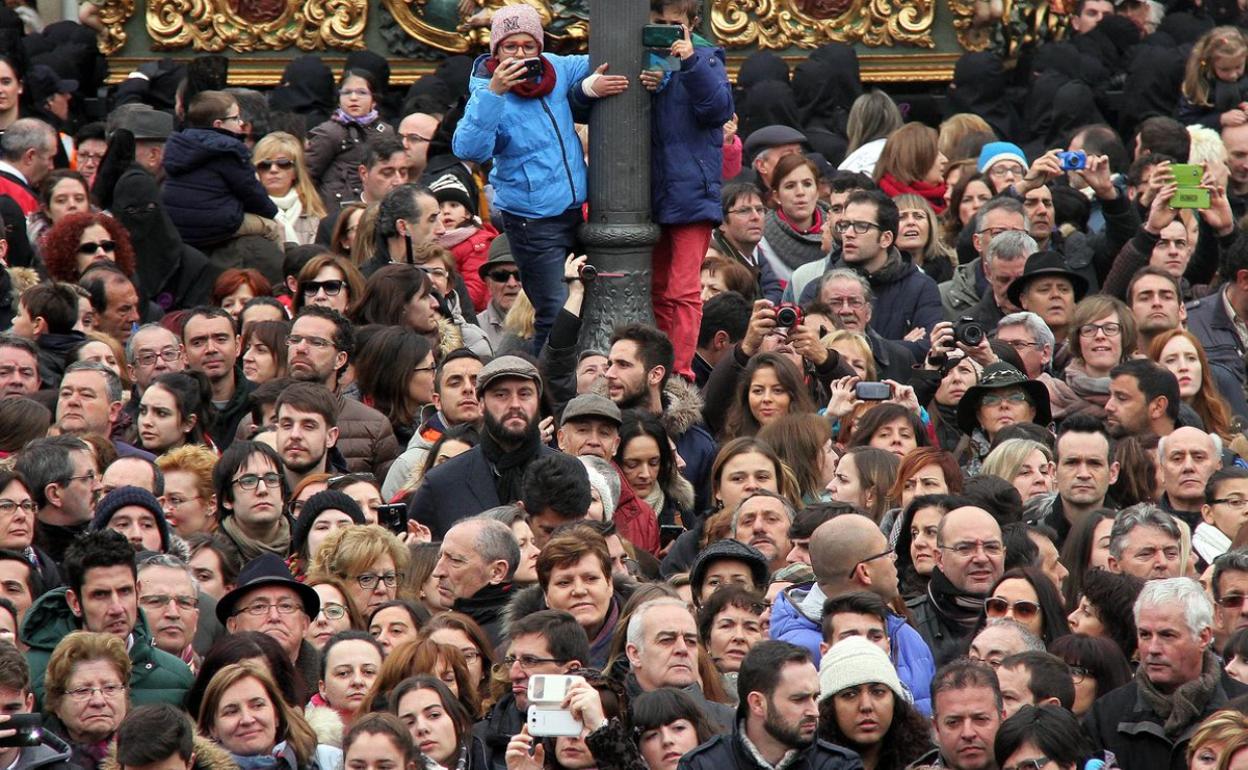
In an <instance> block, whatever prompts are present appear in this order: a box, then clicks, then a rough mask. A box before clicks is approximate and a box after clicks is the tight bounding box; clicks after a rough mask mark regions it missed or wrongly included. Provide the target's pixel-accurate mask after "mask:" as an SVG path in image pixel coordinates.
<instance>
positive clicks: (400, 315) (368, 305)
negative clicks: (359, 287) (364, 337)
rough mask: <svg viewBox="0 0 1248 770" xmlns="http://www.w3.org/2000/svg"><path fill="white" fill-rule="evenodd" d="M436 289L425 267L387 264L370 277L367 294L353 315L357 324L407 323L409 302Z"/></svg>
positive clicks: (401, 324) (358, 303)
mask: <svg viewBox="0 0 1248 770" xmlns="http://www.w3.org/2000/svg"><path fill="white" fill-rule="evenodd" d="M432 291H433V284H431V283H430V282H429V276H428V274H427V273H425V271H424V270H421V269H420V268H419V267H416V266H415V265H403V264H394V265H386V266H385V267H383V268H381V269H380V270H378V271H377V272H375V273H373V274H372V275H370V276H369V277H368V281H367V282H366V283H365V284H364V294H363V296H361V297H360V299H359V301H358V302H356V303H355V307H353V308H352V309H351V316H352V318H353V319H354V320H355V322H356V323H357V324H381V325H382V326H407V321H406V314H407V303H408V302H409V301H410V300H411V299H412V297H415V296H417V295H420V294H429V293H430V292H432Z"/></svg>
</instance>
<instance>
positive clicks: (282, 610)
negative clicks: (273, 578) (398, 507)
mask: <svg viewBox="0 0 1248 770" xmlns="http://www.w3.org/2000/svg"><path fill="white" fill-rule="evenodd" d="M271 609H276V610H277V614H278V615H291V614H294V613H296V612H303V605H302V604H299V603H298V602H292V601H284V602H278V603H277V604H270V603H269V602H256V603H255V604H248V605H247V606H246V607H240V608H239V609H237V610H235V611H234V614H235V615H241V614H243V613H244V612H245V613H247V614H248V615H268V614H269V610H271Z"/></svg>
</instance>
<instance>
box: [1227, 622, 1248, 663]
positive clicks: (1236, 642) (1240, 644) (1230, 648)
mask: <svg viewBox="0 0 1248 770" xmlns="http://www.w3.org/2000/svg"><path fill="white" fill-rule="evenodd" d="M1235 658H1243V659H1245V660H1248V628H1241V629H1239V630H1238V631H1236V632H1235V633H1233V634H1231V638H1230V639H1227V640H1226V645H1225V646H1224V647H1223V648H1222V660H1223V661H1225V662H1226V663H1230V662H1231V661H1232V660H1234V659H1235Z"/></svg>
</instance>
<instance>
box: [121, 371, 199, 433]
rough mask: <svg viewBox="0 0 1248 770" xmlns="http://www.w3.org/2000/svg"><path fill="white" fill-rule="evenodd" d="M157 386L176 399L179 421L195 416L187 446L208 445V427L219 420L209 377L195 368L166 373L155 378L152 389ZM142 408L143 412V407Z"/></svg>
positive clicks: (150, 385)
mask: <svg viewBox="0 0 1248 770" xmlns="http://www.w3.org/2000/svg"><path fill="white" fill-rule="evenodd" d="M157 385H159V386H160V387H162V388H164V389H165V390H166V391H168V392H169V395H171V396H173V401H174V403H175V404H177V407H178V418H179V420H181V421H185V420H187V419H188V418H190V417H192V416H193V417H195V425H194V427H192V428H191V430H190V431H189V432H188V433H187V434H186V443H188V444H204V445H207V444H208V443H209V439H208V426H209V425H212V424H214V423H215V422H216V419H217V409H216V407H214V406H213V405H212V385H211V384H209V382H208V378H207V377H205V376H204V375H203V374H202V373H201V372H199V371H198V370H195V369H187V370H185V371H181V372H165V373H163V374H158V375H156V376H155V377H153V378H152V381H151V383H150V384H149V385H148V390H151V389H152V388H154V387H155V386H157ZM139 408H140V409H142V405H140V406H139Z"/></svg>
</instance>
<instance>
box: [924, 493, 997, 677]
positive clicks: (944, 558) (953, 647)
mask: <svg viewBox="0 0 1248 770" xmlns="http://www.w3.org/2000/svg"><path fill="white" fill-rule="evenodd" d="M1004 569H1005V543H1004V541H1003V540H1002V539H1001V525H1000V524H998V523H997V520H996V519H995V518H993V516H992V514H991V513H989V512H988V511H986V510H984V509H983V508H977V507H975V506H964V507H961V508H954V509H953V510H951V511H949V512H948V513H946V514H945V515H944V516H943V517H941V519H940V524H939V525H938V526H937V528H936V568H935V569H933V570H932V579H931V582H929V583H928V586H927V593H926V594H925V595H923V596H918V597H915V598H914V599H911V600H910V601H908V602H906V606H907V607H909V608H910V616H911V617H912V618H913V619H914V625H915V628H917V629H918V631H919V633H920V634H922V635H923V638H924V639H926V640H927V643H928V646H929V647H931V648H932V652H933V653H935V655H936V663H937V665H944V664H945V663H948V662H949V661H951V660H953V659H954V658H956V657H958V655H959V654H960V653H961V651H962V650H964V649H966V642H967V641H969V639H970V636H971V634H972V633H973V632H974V631H975V626H976V624H977V623H978V621H979V618H980V616H981V615H982V614H983V611H984V599H986V598H988V592H989V591H991V590H992V587H993V585H995V584H996V582H997V580H998V579H999V578H1000V577H1001V573H1002V572H1003V571H1004Z"/></svg>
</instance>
